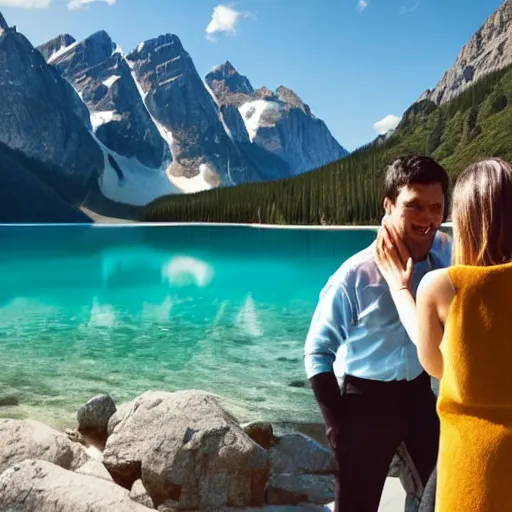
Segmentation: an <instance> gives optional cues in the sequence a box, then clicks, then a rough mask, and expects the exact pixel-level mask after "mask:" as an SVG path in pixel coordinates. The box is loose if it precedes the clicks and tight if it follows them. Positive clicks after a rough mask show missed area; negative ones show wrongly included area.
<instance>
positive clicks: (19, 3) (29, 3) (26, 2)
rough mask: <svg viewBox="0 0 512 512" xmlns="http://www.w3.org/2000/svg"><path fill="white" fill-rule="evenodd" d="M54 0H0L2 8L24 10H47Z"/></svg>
mask: <svg viewBox="0 0 512 512" xmlns="http://www.w3.org/2000/svg"><path fill="white" fill-rule="evenodd" d="M51 3H52V0H0V7H23V8H24V9H46V8H47V7H50V4H51Z"/></svg>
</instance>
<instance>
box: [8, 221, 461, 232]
mask: <svg viewBox="0 0 512 512" xmlns="http://www.w3.org/2000/svg"><path fill="white" fill-rule="evenodd" d="M73 226H75V227H77V226H82V227H83V226H87V227H100V228H137V227H188V226H203V227H204V226H210V227H245V228H256V229H303V230H312V229H313V230H323V231H361V230H363V231H376V230H377V229H378V228H379V225H360V226H359V225H346V226H340V225H332V226H319V225H317V224H311V225H309V224H257V223H255V224H243V223H235V222H126V223H124V222H119V223H117V222H115V223H110V222H97V223H93V224H87V223H19V224H18V223H11V224H1V223H0V227H73ZM441 227H443V228H452V227H453V225H452V223H451V222H444V223H443V224H442V225H441Z"/></svg>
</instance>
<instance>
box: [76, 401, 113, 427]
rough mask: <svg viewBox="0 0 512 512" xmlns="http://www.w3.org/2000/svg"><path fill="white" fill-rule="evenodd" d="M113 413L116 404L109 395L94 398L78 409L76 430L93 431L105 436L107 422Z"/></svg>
mask: <svg viewBox="0 0 512 512" xmlns="http://www.w3.org/2000/svg"><path fill="white" fill-rule="evenodd" d="M115 412H116V403H115V402H114V400H113V399H112V397H111V396H110V395H98V396H95V397H93V398H91V399H90V400H89V401H88V402H87V403H86V404H84V405H83V406H82V407H80V409H78V412H77V413H76V418H77V420H78V430H80V431H84V430H85V431H87V430H93V431H95V432H97V433H99V434H101V433H105V434H106V433H107V426H108V421H109V419H110V417H111V416H112V415H113V414H114V413H115Z"/></svg>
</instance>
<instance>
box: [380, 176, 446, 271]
mask: <svg viewBox="0 0 512 512" xmlns="http://www.w3.org/2000/svg"><path fill="white" fill-rule="evenodd" d="M444 206H445V205H444V195H443V189H442V187H441V184H440V183H432V184H429V185H419V184H415V185H407V186H405V187H402V188H401V189H400V192H399V194H398V196H397V198H396V201H395V202H394V203H393V202H392V201H391V200H390V199H389V198H386V199H385V200H384V209H385V210H386V213H387V214H388V215H389V217H390V220H391V221H392V222H393V224H394V226H395V227H396V229H397V231H398V233H399V234H400V236H401V237H402V240H403V241H404V243H405V245H406V246H407V248H408V249H409V251H410V253H411V256H412V258H413V260H414V261H420V260H422V259H424V258H426V256H427V254H428V252H429V251H430V249H431V248H432V243H433V242H434V237H435V234H436V231H437V230H438V229H439V226H440V225H441V223H442V221H443V214H444Z"/></svg>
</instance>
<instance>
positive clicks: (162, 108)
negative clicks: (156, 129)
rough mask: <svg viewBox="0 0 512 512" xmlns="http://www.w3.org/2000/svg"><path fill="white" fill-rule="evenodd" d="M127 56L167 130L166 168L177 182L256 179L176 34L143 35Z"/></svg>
mask: <svg viewBox="0 0 512 512" xmlns="http://www.w3.org/2000/svg"><path fill="white" fill-rule="evenodd" d="M126 59H127V61H128V63H129V65H130V67H131V68H132V70H133V74H134V77H135V78H136V80H137V82H138V84H139V85H140V88H141V92H142V94H143V97H144V102H145V105H146V107H147V109H148V111H149V112H150V113H151V115H152V117H153V119H154V120H155V122H156V123H157V124H158V125H159V126H160V127H161V129H163V130H165V131H166V133H167V134H168V138H169V140H170V142H171V147H172V154H173V162H172V164H171V166H170V168H169V174H170V176H171V179H172V180H173V181H174V182H175V183H177V184H178V186H180V185H184V186H186V182H185V180H184V179H188V180H190V179H192V178H195V180H196V181H201V182H203V183H204V185H205V186H206V188H211V187H216V186H221V185H235V184H239V183H243V182H246V181H253V180H255V179H258V175H257V173H256V172H255V170H254V169H253V168H252V166H251V165H250V164H248V162H246V161H244V159H243V157H242V156H241V155H240V152H239V151H238V149H237V148H236V146H235V145H234V144H233V142H232V140H231V139H230V138H229V136H228V134H227V133H226V131H225V129H224V127H223V125H222V122H221V120H220V119H219V115H218V110H217V105H216V103H215V101H214V99H213V98H212V97H211V95H210V94H209V93H208V91H207V90H206V88H205V87H204V84H203V82H202V80H201V78H200V77H199V75H198V73H197V71H196V68H195V66H194V63H193V62H192V59H191V57H190V55H189V54H188V53H187V52H186V51H185V49H184V48H183V46H182V44H181V41H180V40H179V38H178V37H177V36H175V35H171V34H167V35H163V36H160V37H158V38H155V39H151V40H149V41H145V42H144V43H141V44H140V45H139V46H138V47H137V48H136V49H135V50H133V51H132V52H131V53H130V54H128V55H127V56H126ZM180 178H181V179H180ZM204 185H203V186H204Z"/></svg>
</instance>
